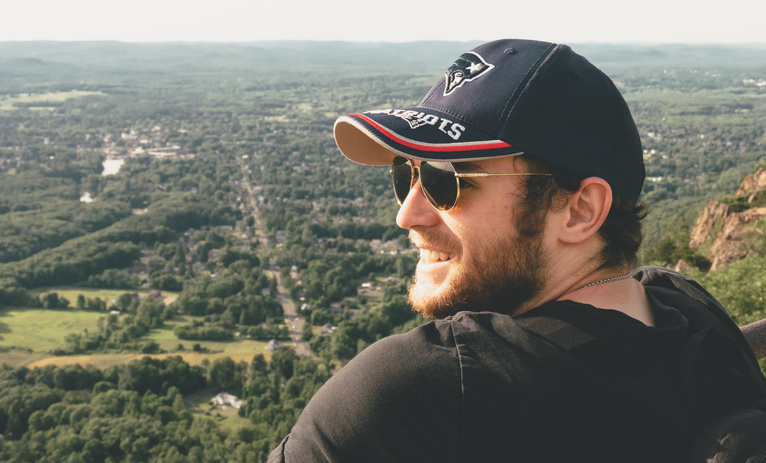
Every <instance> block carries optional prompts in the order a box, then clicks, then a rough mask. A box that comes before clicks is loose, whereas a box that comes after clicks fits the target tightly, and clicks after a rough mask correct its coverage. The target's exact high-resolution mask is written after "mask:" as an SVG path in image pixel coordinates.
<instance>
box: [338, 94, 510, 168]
mask: <svg viewBox="0 0 766 463" xmlns="http://www.w3.org/2000/svg"><path fill="white" fill-rule="evenodd" d="M334 134H335V142H336V143H337V145H338V148H339V149H340V151H341V152H342V153H343V155H344V156H346V157H347V158H349V159H351V160H352V161H355V162H358V163H360V164H367V165H373V166H384V165H390V164H391V161H392V160H393V158H394V157H396V156H404V157H408V158H411V159H419V160H423V161H453V162H461V161H469V160H479V159H489V158H494V157H498V156H508V155H512V154H519V153H521V150H520V149H518V148H515V147H513V146H511V145H510V144H509V143H507V142H505V141H502V140H498V139H496V138H493V137H490V136H489V135H487V134H486V133H484V132H481V131H479V130H477V129H475V128H473V127H471V126H470V125H468V124H465V123H461V122H456V121H454V117H451V116H449V115H447V114H444V113H441V112H439V111H435V110H432V109H424V108H415V109H408V110H381V111H369V112H366V113H363V114H358V113H352V114H349V115H347V116H342V117H340V118H338V120H337V121H335V127H334Z"/></svg>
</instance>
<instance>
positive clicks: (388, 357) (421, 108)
mask: <svg viewBox="0 0 766 463" xmlns="http://www.w3.org/2000/svg"><path fill="white" fill-rule="evenodd" d="M335 138H336V141H337V143H338V147H339V148H340V150H341V151H342V152H343V154H344V155H345V156H346V157H348V158H349V159H351V160H353V161H356V162H360V163H363V164H371V165H390V166H391V173H392V179H393V184H394V191H395V194H396V197H397V199H398V201H399V203H400V204H401V209H400V211H399V214H398V216H397V224H398V225H399V226H400V227H403V228H406V229H409V230H410V237H411V240H412V242H413V243H414V244H415V246H417V247H418V248H419V249H420V261H419V262H418V265H417V270H416V275H415V279H414V282H413V284H412V286H411V289H410V294H409V296H410V300H411V302H412V305H413V307H414V308H415V309H416V310H418V311H420V312H421V313H423V314H425V315H428V316H432V317H435V318H437V319H438V320H436V321H434V322H431V323H428V324H426V325H424V326H422V327H419V328H417V329H415V330H413V331H411V332H409V333H406V334H403V335H397V336H392V337H389V338H386V339H384V340H382V341H380V342H378V343H376V344H374V345H372V346H371V347H370V348H368V349H367V350H365V351H364V352H362V353H361V354H360V355H359V356H357V357H356V358H355V359H354V360H352V361H351V362H350V363H349V364H348V365H346V366H345V367H344V368H343V369H342V370H341V371H340V372H339V373H338V374H336V375H335V376H334V377H333V378H332V379H331V380H330V381H328V383H327V384H326V385H325V386H324V387H322V389H320V391H319V392H317V394H316V396H315V397H314V398H313V399H312V400H311V402H310V403H309V404H308V406H307V407H306V409H305V410H304V412H303V414H302V415H301V417H300V419H299V420H298V423H297V424H296V426H295V427H294V428H293V430H292V432H291V434H290V435H289V436H288V437H286V438H285V440H284V441H283V442H282V444H281V445H280V446H279V447H278V448H277V449H275V450H274V452H273V453H272V455H271V456H270V460H269V461H274V462H276V461H288V462H314V461H332V462H378V461H379V462H404V461H407V462H432V461H433V462H440V463H443V462H487V461H519V462H529V461H546V462H547V461H557V462H558V461H577V462H580V461H587V462H594V461H603V462H626V461H636V462H639V461H640V462H662V461H668V462H671V461H672V462H677V461H689V459H690V458H691V456H692V447H693V442H694V439H695V437H696V436H697V435H698V434H699V432H700V430H701V429H702V428H703V427H705V426H706V425H707V424H708V423H710V422H711V421H712V420H714V419H717V418H718V417H720V416H722V415H723V414H725V413H728V412H729V411H730V410H732V409H734V408H736V407H739V406H742V405H745V404H747V403H749V402H751V401H754V400H758V399H760V398H762V397H764V396H765V395H766V385H765V384H764V380H763V377H762V376H761V374H760V372H759V370H758V365H757V363H756V361H755V358H754V357H753V355H752V352H751V351H750V350H749V349H748V346H747V343H746V341H745V340H744V338H743V337H742V336H741V333H740V332H739V330H738V329H737V327H736V325H734V323H733V322H732V321H731V320H730V319H729V318H728V316H727V315H726V313H725V311H724V310H723V309H722V308H721V307H720V305H718V303H717V302H716V301H715V300H713V298H712V297H711V296H710V295H709V294H707V293H706V292H705V291H704V290H703V289H702V288H701V287H699V286H698V285H697V284H696V283H694V282H693V281H691V280H688V279H686V278H684V277H682V276H680V275H678V274H674V273H671V272H667V271H664V270H662V269H657V268H641V269H636V268H635V265H636V251H637V249H638V247H639V245H640V243H641V231H640V221H641V219H642V218H643V216H644V215H645V207H644V206H643V205H641V204H640V203H639V202H638V198H639V195H640V193H641V188H642V184H643V180H644V175H645V174H644V166H643V160H642V148H641V143H640V139H639V135H638V132H637V130H636V126H635V124H634V122H633V119H632V117H631V115H630V112H629V110H628V107H627V105H626V103H625V101H624V100H623V98H622V97H621V96H620V94H619V92H618V90H617V89H616V88H615V86H614V84H613V83H612V82H611V80H610V79H609V78H608V77H607V76H606V75H604V74H603V73H602V72H601V71H599V70H598V69H597V68H595V67H594V66H593V65H592V64H590V63H589V62H588V61H587V60H585V59H584V58H582V57H581V56H579V55H577V54H575V53H574V52H573V51H572V50H571V49H570V48H569V47H567V46H565V45H556V44H551V43H545V42H536V41H527V40H503V41H496V42H490V43H487V44H484V45H481V46H479V47H477V48H475V49H474V50H472V51H471V52H469V53H465V54H463V55H462V56H460V57H459V58H458V59H457V60H456V61H455V62H454V63H453V64H452V65H451V66H450V67H449V68H448V70H447V73H446V76H445V78H444V79H443V80H441V81H440V82H438V83H437V84H436V85H435V86H434V87H433V88H432V89H431V91H430V92H429V93H428V94H427V95H426V97H425V98H424V99H423V101H422V102H421V103H420V104H419V105H418V106H417V107H415V108H411V109H406V110H397V109H387V110H374V111H369V112H366V113H360V114H356V113H355V114H350V115H348V116H344V117H341V118H340V119H338V121H337V122H336V124H335Z"/></svg>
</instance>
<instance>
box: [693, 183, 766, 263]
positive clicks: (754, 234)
mask: <svg viewBox="0 0 766 463" xmlns="http://www.w3.org/2000/svg"><path fill="white" fill-rule="evenodd" d="M764 219H766V168H761V169H758V170H757V171H756V172H754V173H752V174H750V175H748V176H747V177H745V179H744V180H743V181H742V184H741V185H740V187H739V189H738V190H737V193H736V195H735V196H733V197H726V198H721V199H719V200H713V201H711V202H710V203H708V205H707V206H706V207H705V210H704V211H703V212H702V214H701V215H700V216H699V218H698V219H697V222H696V223H695V225H694V227H693V228H692V230H691V237H690V241H689V246H691V247H693V248H699V250H700V252H701V253H702V254H704V255H705V256H706V257H707V258H709V259H710V261H711V262H712V265H711V268H710V270H711V271H712V270H715V269H716V268H718V267H720V266H722V265H725V264H728V263H730V262H734V261H737V260H739V259H742V258H744V257H746V256H749V255H754V254H761V253H763V249H764V248H763V244H764V240H765V239H766V220H764ZM708 244H710V247H709V249H708V248H707V245H708Z"/></svg>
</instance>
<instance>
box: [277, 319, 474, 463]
mask: <svg viewBox="0 0 766 463" xmlns="http://www.w3.org/2000/svg"><path fill="white" fill-rule="evenodd" d="M451 325H452V324H451V323H450V322H449V321H438V322H432V323H429V324H426V325H424V326H421V327H419V328H416V329H414V330H412V331H410V332H408V333H406V334H401V335H394V336H390V337H387V338H384V339H382V340H380V341H378V342H376V343H374V344H373V345H371V346H370V347H368V348H367V349H365V350H364V351H363V352H362V353H360V354H359V355H357V356H356V357H355V358H354V359H353V360H351V361H350V362H349V363H348V364H347V365H345V366H344V367H343V368H341V370H340V371H339V372H338V373H336V374H335V375H334V376H333V377H332V378H331V379H330V380H329V381H328V382H327V383H326V384H325V385H324V386H322V388H320V390H319V391H318V392H317V393H316V394H315V395H314V397H313V398H312V399H311V401H310V402H309V404H308V405H307V406H306V408H305V409H304V411H303V413H302V414H301V416H300V418H299V420H298V422H297V423H296V425H295V427H294V428H293V430H292V432H291V434H290V436H288V438H287V440H286V441H285V442H284V443H283V445H282V450H281V451H282V452H284V456H285V461H301V462H311V461H325V459H327V457H328V456H329V457H330V458H329V460H330V461H339V462H343V461H440V460H441V461H450V460H449V456H450V453H453V454H454V452H455V447H454V446H457V445H459V444H458V443H459V436H458V433H457V432H456V431H455V430H457V429H459V427H460V423H461V419H462V415H461V412H462V406H461V404H462V389H461V377H460V365H459V359H458V356H457V353H456V349H455V343H454V336H453V334H452V329H451ZM437 457H439V458H437Z"/></svg>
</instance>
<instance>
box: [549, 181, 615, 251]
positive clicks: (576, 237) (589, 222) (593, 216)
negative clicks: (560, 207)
mask: <svg viewBox="0 0 766 463" xmlns="http://www.w3.org/2000/svg"><path fill="white" fill-rule="evenodd" d="M611 207H612V188H611V187H610V186H609V184H608V183H606V180H604V179H602V178H599V177H588V178H586V179H584V180H582V181H581V182H580V187H579V188H578V189H577V191H576V192H575V193H574V194H573V195H572V196H570V198H569V201H567V204H566V207H565V209H564V211H563V212H565V215H564V217H563V218H562V219H563V220H562V223H561V228H560V230H559V238H560V239H561V240H562V241H564V242H566V243H580V242H582V241H585V240H586V239H587V238H589V237H591V236H593V235H594V234H595V233H596V232H598V230H599V228H601V225H603V224H604V221H605V220H606V217H607V215H609V210H610V209H611Z"/></svg>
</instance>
